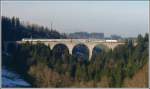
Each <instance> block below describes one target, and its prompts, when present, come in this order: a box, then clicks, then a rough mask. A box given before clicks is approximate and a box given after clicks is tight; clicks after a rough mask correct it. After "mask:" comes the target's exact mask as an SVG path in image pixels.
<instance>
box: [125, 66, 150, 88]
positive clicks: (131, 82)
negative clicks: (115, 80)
mask: <svg viewBox="0 0 150 89" xmlns="http://www.w3.org/2000/svg"><path fill="white" fill-rule="evenodd" d="M124 87H130V88H131V87H135V88H136V87H141V88H145V87H148V64H145V65H144V66H143V68H142V69H140V70H139V71H138V72H137V73H135V75H134V76H133V78H132V79H127V78H126V79H125V80H124Z"/></svg>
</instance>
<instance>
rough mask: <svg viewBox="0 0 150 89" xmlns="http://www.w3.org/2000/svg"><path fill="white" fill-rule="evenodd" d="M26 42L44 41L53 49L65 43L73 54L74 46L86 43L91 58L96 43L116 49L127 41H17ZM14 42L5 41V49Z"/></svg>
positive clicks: (43, 40)
mask: <svg viewBox="0 0 150 89" xmlns="http://www.w3.org/2000/svg"><path fill="white" fill-rule="evenodd" d="M26 42H32V44H37V43H39V42H40V43H44V44H45V45H47V46H49V47H50V48H51V49H53V48H54V47H55V46H56V45H58V44H64V45H65V46H66V47H67V48H68V50H69V53H70V54H72V51H73V48H74V47H75V46H76V45H78V44H84V45H85V46H86V47H87V48H88V50H89V58H91V56H92V51H93V49H94V47H95V46H96V45H99V44H101V45H104V46H106V47H108V48H110V49H114V48H115V47H116V46H118V45H122V44H125V42H119V41H117V40H100V39H22V41H16V43H17V44H23V43H26ZM9 43H14V42H11V41H8V42H5V44H4V49H5V50H7V45H8V44H9Z"/></svg>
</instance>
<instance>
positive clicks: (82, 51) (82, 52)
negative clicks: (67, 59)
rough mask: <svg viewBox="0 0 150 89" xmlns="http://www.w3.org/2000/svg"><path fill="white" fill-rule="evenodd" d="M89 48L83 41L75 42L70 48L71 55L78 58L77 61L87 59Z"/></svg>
mask: <svg viewBox="0 0 150 89" xmlns="http://www.w3.org/2000/svg"><path fill="white" fill-rule="evenodd" d="M89 53H90V50H89V48H88V46H87V45H85V44H84V43H78V44H76V45H75V46H74V47H73V49H72V55H73V56H75V58H77V59H78V61H88V60H89Z"/></svg>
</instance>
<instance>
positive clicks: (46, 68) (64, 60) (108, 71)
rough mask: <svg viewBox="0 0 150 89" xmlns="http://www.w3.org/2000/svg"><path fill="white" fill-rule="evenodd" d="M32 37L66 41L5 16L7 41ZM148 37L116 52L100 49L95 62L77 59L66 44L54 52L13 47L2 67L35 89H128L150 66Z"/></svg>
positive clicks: (35, 47) (40, 45)
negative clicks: (146, 67) (112, 88)
mask: <svg viewBox="0 0 150 89" xmlns="http://www.w3.org/2000/svg"><path fill="white" fill-rule="evenodd" d="M31 34H33V37H35V38H65V36H64V35H61V34H60V33H59V32H57V31H49V30H46V28H44V27H39V26H36V27H34V26H32V25H31V26H27V27H26V26H24V25H22V24H20V21H19V20H18V19H17V18H12V19H9V18H6V17H2V40H3V41H10V40H11V41H15V40H20V39H22V38H26V37H30V36H31ZM39 34H40V35H39ZM148 38H149V34H148V33H146V34H145V35H144V36H142V35H140V34H139V35H138V36H137V38H136V42H137V45H134V42H133V41H132V40H127V42H126V44H124V45H119V46H117V47H116V48H114V49H113V50H112V49H103V48H101V47H97V49H99V51H98V52H95V53H94V52H93V55H92V58H91V59H85V58H83V57H77V55H76V54H75V53H73V54H72V55H70V54H69V52H68V49H67V48H66V47H64V46H62V45H60V46H58V47H54V49H50V47H48V46H46V45H44V44H43V43H40V42H39V43H38V44H32V43H30V42H27V43H25V44H20V45H18V46H17V47H16V46H14V45H10V47H9V50H8V52H9V53H11V56H7V55H5V54H2V64H3V65H6V66H7V67H9V68H11V69H12V70H15V71H17V72H18V73H19V74H21V75H22V76H23V78H24V79H25V80H26V81H28V82H29V83H30V84H31V85H32V86H31V87H128V86H126V83H125V82H126V80H130V79H132V78H133V77H134V75H135V74H136V73H137V72H138V71H139V70H141V69H142V68H143V67H144V66H145V65H147V64H148V57H149V55H148V46H149V39H148ZM60 50H61V51H60ZM83 53H86V52H83ZM84 59H85V60H84ZM8 60H9V61H8ZM147 71H148V69H147ZM144 76H147V80H146V82H144V85H143V86H142V87H148V74H147V75H143V76H139V77H144ZM132 83H134V82H132ZM139 83H141V82H139ZM137 84H138V81H137Z"/></svg>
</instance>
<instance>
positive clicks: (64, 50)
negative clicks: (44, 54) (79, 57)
mask: <svg viewBox="0 0 150 89" xmlns="http://www.w3.org/2000/svg"><path fill="white" fill-rule="evenodd" d="M51 50H52V54H53V56H55V57H64V55H66V54H68V55H69V48H68V47H67V45H65V44H63V43H57V44H55V45H54V46H53V48H52V49H51ZM54 54H55V55H54Z"/></svg>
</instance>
